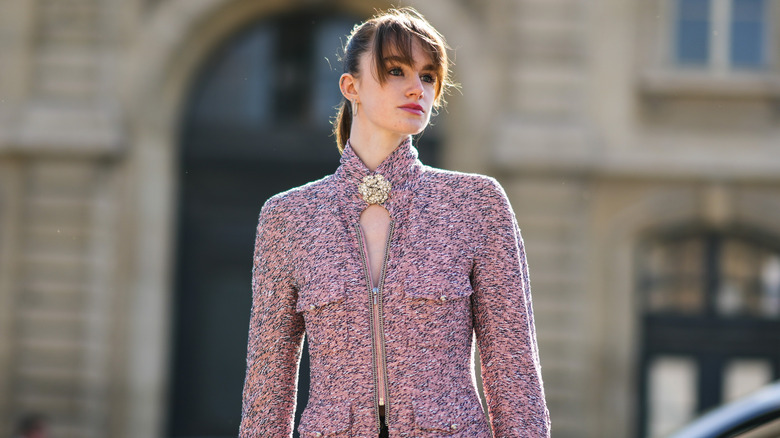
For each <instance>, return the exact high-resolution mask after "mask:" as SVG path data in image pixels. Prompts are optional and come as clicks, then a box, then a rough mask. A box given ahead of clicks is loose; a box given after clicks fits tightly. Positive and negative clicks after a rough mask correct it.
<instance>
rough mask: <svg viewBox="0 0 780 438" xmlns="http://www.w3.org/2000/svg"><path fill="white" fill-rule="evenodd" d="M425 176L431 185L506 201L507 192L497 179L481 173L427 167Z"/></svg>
mask: <svg viewBox="0 0 780 438" xmlns="http://www.w3.org/2000/svg"><path fill="white" fill-rule="evenodd" d="M424 175H425V176H426V179H427V181H428V183H429V184H432V185H434V186H442V187H445V188H448V189H452V190H455V191H459V192H462V193H469V194H471V195H472V196H476V197H485V198H486V199H506V192H505V191H504V188H503V187H502V186H501V184H500V183H499V182H498V180H497V179H495V178H493V177H492V176H488V175H483V174H480V173H471V172H461V171H457V170H448V169H440V168H438V167H432V166H427V165H426V166H425V172H424Z"/></svg>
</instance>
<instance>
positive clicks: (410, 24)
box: [333, 7, 454, 153]
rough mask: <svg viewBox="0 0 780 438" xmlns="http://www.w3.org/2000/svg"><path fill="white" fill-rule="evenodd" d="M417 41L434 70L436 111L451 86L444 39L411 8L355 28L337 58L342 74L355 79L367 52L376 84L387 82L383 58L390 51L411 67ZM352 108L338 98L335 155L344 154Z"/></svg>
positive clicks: (387, 13)
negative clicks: (337, 151)
mask: <svg viewBox="0 0 780 438" xmlns="http://www.w3.org/2000/svg"><path fill="white" fill-rule="evenodd" d="M415 40H416V41H419V42H420V43H421V45H422V48H423V50H424V51H425V52H427V53H428V54H429V55H430V57H431V61H432V64H433V65H434V66H435V68H436V76H437V77H436V84H435V91H436V92H435V96H434V101H433V107H434V108H435V109H438V108H440V107H441V106H443V105H444V104H446V102H445V100H444V99H443V98H442V93H443V92H447V91H448V90H449V88H450V87H452V86H453V85H454V84H452V83H451V82H450V78H449V77H450V71H449V69H450V60H449V58H448V57H447V48H448V47H447V43H446V42H445V40H444V37H443V36H442V35H441V34H440V33H439V32H438V31H437V30H436V29H435V28H434V27H433V26H432V25H431V24H430V23H429V22H428V21H427V20H426V19H425V18H424V17H423V16H422V15H421V14H420V13H419V12H417V11H416V10H415V9H413V8H411V7H403V8H393V9H388V10H387V11H380V12H378V13H377V14H376V15H374V16H373V17H372V18H370V19H369V20H367V21H365V22H363V23H361V24H358V25H356V26H355V27H354V28H353V29H352V32H351V33H350V35H349V37H348V38H347V43H346V44H345V45H344V53H343V55H342V57H341V59H342V63H343V65H344V71H343V72H344V73H350V74H352V75H354V76H355V77H357V76H358V75H359V74H361V73H362V72H360V71H359V70H358V64H359V61H360V57H361V55H363V53H365V52H367V51H369V50H370V51H371V52H372V55H373V58H374V65H375V66H376V74H377V78H378V80H379V83H380V84H383V85H384V84H385V82H386V81H387V68H386V65H385V61H384V57H385V54H386V53H387V52H389V51H390V50H391V49H393V50H394V51H395V52H396V53H395V54H396V55H398V56H400V57H401V59H402V60H403V62H405V63H408V64H409V65H412V64H414V62H413V56H412V46H413V44H414V41H415ZM352 116H353V114H352V105H350V103H349V102H347V100H346V98H342V100H341V103H340V104H339V105H338V114H337V115H336V120H335V122H334V124H333V133H334V134H335V135H336V145H337V146H338V149H339V153H342V152H344V146H345V144H346V142H347V139H348V138H349V133H350V130H351V129H352Z"/></svg>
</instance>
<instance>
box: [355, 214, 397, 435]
mask: <svg viewBox="0 0 780 438" xmlns="http://www.w3.org/2000/svg"><path fill="white" fill-rule="evenodd" d="M394 225H395V222H394V221H393V220H391V221H390V230H389V231H388V233H387V241H385V259H384V261H383V263H382V271H381V273H380V277H379V286H378V288H377V289H378V290H379V292H380V294H379V296H378V297H377V295H376V293H375V291H374V289H375V288H374V285H373V284H372V282H371V272H370V270H369V269H370V267H369V266H368V260H367V257H366V249H365V245H364V242H363V230H362V228H361V227H360V222H357V223H356V224H355V228H356V230H357V235H358V243H359V244H360V260H361V261H362V262H363V273H364V274H365V277H366V285H367V286H368V305H369V313H368V315H369V322H370V325H371V334H372V337H371V356H372V365H373V366H372V367H371V373H372V375H373V377H374V388H375V390H374V414H375V416H376V429H377V433H379V430H380V428H381V424H380V421H379V396H378V394H377V392H378V391H379V388H378V386H379V377H378V376H377V374H378V373H377V370H378V369H379V367H381V368H382V372H383V373H384V390H385V394H384V396H385V397H384V398H385V421H387V418H388V417H389V412H390V385H389V384H388V382H387V362H386V360H385V354H384V348H385V337H384V331H385V330H384V318H383V317H382V295H381V292H382V289H383V288H384V282H385V270H386V268H387V260H388V259H389V257H390V240H391V239H392V237H393V230H394ZM374 304H377V306H378V316H379V326H380V330H379V333H378V334H377V333H376V331H375V330H374ZM377 336H378V337H379V347H378V348H380V349H381V350H382V351H381V353H379V352H377V351H375V349H374V347H375V346H376V344H377V343H376V338H377ZM380 358H381V364H380V363H379V362H380V360H379V359H380Z"/></svg>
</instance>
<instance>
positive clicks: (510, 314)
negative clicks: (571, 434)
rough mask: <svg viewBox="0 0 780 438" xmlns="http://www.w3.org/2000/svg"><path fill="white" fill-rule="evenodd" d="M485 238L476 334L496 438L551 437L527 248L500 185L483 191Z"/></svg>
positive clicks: (478, 255) (475, 279)
mask: <svg viewBox="0 0 780 438" xmlns="http://www.w3.org/2000/svg"><path fill="white" fill-rule="evenodd" d="M479 199H480V203H479V205H480V207H479V208H480V212H479V214H477V215H476V217H477V218H478V219H479V220H481V222H482V223H481V224H480V225H481V229H482V233H483V234H482V236H481V239H480V242H479V244H478V245H477V248H476V251H475V256H474V257H475V259H474V266H473V270H472V286H473V288H474V293H473V295H472V309H473V318H474V331H475V333H476V338H477V343H478V345H479V351H480V358H481V364H482V369H481V372H482V383H483V387H484V391H485V399H486V401H487V405H488V415H489V417H490V422H491V425H492V427H493V434H494V436H495V437H496V438H516V437H517V438H519V437H534V438H537V437H549V436H550V414H549V412H548V410H547V404H546V402H545V398H544V389H543V386H542V375H541V366H540V363H539V350H538V348H537V343H536V330H535V327H534V316H533V309H532V306H531V285H530V283H529V278H528V265H527V263H526V257H525V248H524V246H523V239H522V237H521V235H520V228H519V227H518V225H517V220H516V218H515V215H514V212H513V211H512V208H511V206H510V205H509V200H508V199H507V196H506V193H505V192H504V190H503V188H502V187H501V186H500V185H499V183H498V182H497V181H496V180H495V179H493V178H488V180H487V184H486V187H483V189H482V190H481V191H480V196H479Z"/></svg>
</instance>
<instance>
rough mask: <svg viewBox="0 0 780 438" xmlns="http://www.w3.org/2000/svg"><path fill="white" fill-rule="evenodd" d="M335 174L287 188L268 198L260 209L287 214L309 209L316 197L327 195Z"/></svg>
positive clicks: (264, 211) (271, 212) (267, 212)
mask: <svg viewBox="0 0 780 438" xmlns="http://www.w3.org/2000/svg"><path fill="white" fill-rule="evenodd" d="M332 178H334V175H333V174H330V175H327V176H324V177H322V178H320V179H318V180H315V181H311V182H308V183H306V184H303V185H300V186H297V187H293V188H291V189H287V190H285V191H283V192H279V193H277V194H275V195H273V196H271V197H270V198H268V199H267V200H266V201H265V203H263V206H262V208H261V210H260V212H261V214H269V215H271V214H273V215H286V214H292V213H295V212H298V211H307V209H308V208H309V207H310V204H311V203H312V202H316V198H321V197H322V196H327V194H328V193H327V192H328V190H329V189H330V188H332V187H333V184H332V181H331V179H332Z"/></svg>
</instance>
